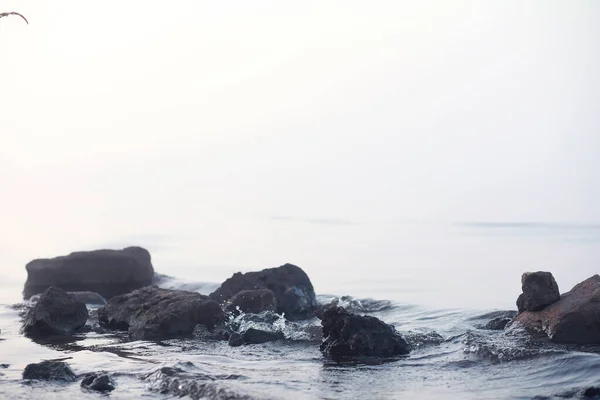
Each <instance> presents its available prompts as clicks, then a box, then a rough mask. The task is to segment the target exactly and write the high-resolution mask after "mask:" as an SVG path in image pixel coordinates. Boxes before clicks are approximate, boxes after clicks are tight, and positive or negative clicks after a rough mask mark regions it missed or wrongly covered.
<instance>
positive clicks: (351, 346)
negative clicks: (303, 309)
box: [317, 306, 410, 359]
mask: <svg viewBox="0 0 600 400" xmlns="http://www.w3.org/2000/svg"><path fill="white" fill-rule="evenodd" d="M317 317H318V318H319V319H320V320H321V325H322V327H323V339H324V340H323V342H322V343H321V351H322V352H323V353H324V354H326V355H327V356H330V357H332V358H333V359H347V358H350V359H352V358H359V357H393V356H399V355H405V354H408V353H409V352H410V346H409V344H408V343H407V342H406V340H404V338H403V337H402V336H401V335H400V334H399V333H398V332H396V329H395V328H394V327H393V326H391V325H388V324H386V323H385V322H383V321H381V320H380V319H378V318H375V317H372V316H363V315H357V314H352V313H349V312H348V311H346V310H345V309H343V308H342V307H336V306H329V307H324V308H322V309H320V310H318V312H317Z"/></svg>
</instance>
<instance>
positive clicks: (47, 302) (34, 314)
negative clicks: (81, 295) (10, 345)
mask: <svg viewBox="0 0 600 400" xmlns="http://www.w3.org/2000/svg"><path fill="white" fill-rule="evenodd" d="M87 319H88V310H87V307H86V306H85V304H84V303H82V302H81V301H78V300H77V299H76V298H75V297H74V296H72V295H70V294H68V293H67V292H65V291H64V290H62V289H59V288H56V287H54V286H51V287H49V288H48V289H46V291H45V292H44V293H43V294H42V296H41V297H40V299H39V301H38V302H37V303H36V304H35V306H33V307H32V308H31V309H29V311H28V312H27V315H26V316H25V321H24V322H23V327H22V331H23V334H24V335H25V336H27V337H30V338H34V339H40V338H44V337H48V336H56V335H71V334H73V333H74V332H75V331H76V330H77V329H79V328H81V327H82V326H84V325H85V323H86V321H87Z"/></svg>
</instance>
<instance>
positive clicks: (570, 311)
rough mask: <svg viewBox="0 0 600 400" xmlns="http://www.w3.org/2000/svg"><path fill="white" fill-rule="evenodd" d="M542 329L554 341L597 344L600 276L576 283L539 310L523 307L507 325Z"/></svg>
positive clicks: (599, 326)
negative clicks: (557, 298) (555, 300)
mask: <svg viewBox="0 0 600 400" xmlns="http://www.w3.org/2000/svg"><path fill="white" fill-rule="evenodd" d="M518 327H523V328H525V329H526V330H528V331H530V332H544V333H546V334H547V335H548V337H549V338H550V339H551V340H552V341H554V342H557V343H574V344H600V276H599V275H594V276H592V277H591V278H588V279H586V280H585V281H583V282H581V283H579V284H577V285H575V286H574V287H573V289H571V290H570V291H569V292H567V293H564V294H563V295H562V296H561V297H560V300H559V301H557V302H555V303H552V304H551V305H549V306H547V307H546V308H544V309H543V310H541V311H523V312H522V313H521V314H519V315H518V316H517V317H516V318H515V319H514V320H513V321H512V322H511V323H510V325H509V326H508V327H507V329H515V328H518Z"/></svg>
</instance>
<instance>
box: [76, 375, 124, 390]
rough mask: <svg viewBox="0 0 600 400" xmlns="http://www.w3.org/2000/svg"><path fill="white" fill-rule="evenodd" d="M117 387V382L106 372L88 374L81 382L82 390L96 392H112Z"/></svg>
mask: <svg viewBox="0 0 600 400" xmlns="http://www.w3.org/2000/svg"><path fill="white" fill-rule="evenodd" d="M115 386H116V384H115V381H114V380H113V379H112V378H111V377H110V376H109V375H108V374H107V373H106V372H92V373H89V374H86V375H85V376H84V377H83V380H82V381H81V387H82V388H84V389H88V390H93V391H96V392H111V391H113V390H115Z"/></svg>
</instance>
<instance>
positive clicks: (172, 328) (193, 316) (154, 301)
mask: <svg viewBox="0 0 600 400" xmlns="http://www.w3.org/2000/svg"><path fill="white" fill-rule="evenodd" d="M226 320H227V318H226V316H225V313H224V312H223V309H222V308H221V306H220V305H219V304H218V303H217V302H216V301H214V300H211V299H209V298H208V297H207V296H204V295H201V294H200V293H196V292H186V291H182V290H169V289H160V288H158V287H156V286H148V287H144V288H142V289H138V290H135V291H133V292H131V293H128V294H124V295H121V296H116V297H113V298H112V299H110V300H109V301H108V304H107V305H106V306H105V307H102V308H100V309H98V321H99V323H100V325H101V326H103V327H105V328H109V329H117V330H123V331H128V332H129V335H130V336H131V337H132V338H133V339H147V340H158V339H165V338H169V337H179V336H191V335H192V332H193V331H194V327H195V326H196V325H198V324H200V325H204V326H206V327H208V328H209V329H212V328H213V327H214V326H215V325H217V324H219V323H222V322H225V321H226Z"/></svg>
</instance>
